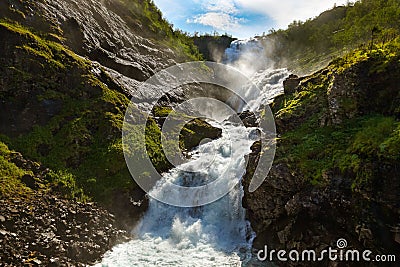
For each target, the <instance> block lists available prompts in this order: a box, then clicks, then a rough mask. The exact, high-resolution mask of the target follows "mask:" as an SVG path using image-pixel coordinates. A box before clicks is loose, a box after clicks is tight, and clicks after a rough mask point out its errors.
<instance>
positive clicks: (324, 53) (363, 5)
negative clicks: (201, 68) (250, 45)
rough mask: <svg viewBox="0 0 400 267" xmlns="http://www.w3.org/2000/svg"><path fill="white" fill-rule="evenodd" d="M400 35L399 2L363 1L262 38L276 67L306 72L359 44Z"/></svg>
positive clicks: (335, 8) (326, 12)
mask: <svg viewBox="0 0 400 267" xmlns="http://www.w3.org/2000/svg"><path fill="white" fill-rule="evenodd" d="M399 34H400V2H399V1H397V0H361V1H356V2H355V3H351V2H349V4H348V5H346V6H337V7H334V8H333V9H331V10H328V11H325V12H323V13H322V14H320V15H319V16H317V17H316V18H310V19H308V20H307V21H304V22H303V21H293V22H292V23H291V24H290V25H288V28H287V29H286V30H276V31H275V30H270V32H269V34H268V35H265V36H261V37H259V40H260V42H261V43H262V44H263V45H264V46H265V47H266V48H267V49H266V50H265V51H266V52H267V55H266V56H267V58H269V59H271V60H273V61H274V62H275V63H276V64H277V66H279V67H288V68H290V69H292V70H294V71H295V72H296V73H297V74H299V75H304V74H309V73H311V72H313V71H316V70H318V69H319V68H322V67H325V66H326V65H327V64H328V63H329V62H330V61H331V60H332V59H334V58H336V57H338V56H342V55H344V54H346V53H348V52H350V51H352V50H353V49H356V48H358V47H359V46H366V47H368V46H369V45H370V44H371V43H382V42H389V41H391V40H393V39H394V38H396V36H398V35H399Z"/></svg>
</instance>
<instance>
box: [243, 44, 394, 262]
mask: <svg viewBox="0 0 400 267" xmlns="http://www.w3.org/2000/svg"><path fill="white" fill-rule="evenodd" d="M399 47H400V39H399V38H397V39H396V40H395V41H393V42H390V43H388V44H386V45H379V46H375V47H373V48H371V49H361V50H356V51H354V52H352V53H350V54H348V55H346V56H345V57H343V58H339V59H337V60H335V61H333V62H331V63H330V64H329V66H328V67H326V68H324V69H322V70H320V71H318V72H316V73H314V74H312V75H310V76H306V77H303V78H298V79H295V77H291V79H292V80H297V82H293V81H292V82H291V85H290V83H286V88H285V91H286V93H285V95H284V96H281V97H280V98H278V99H276V100H275V103H274V106H273V110H274V113H275V114H276V124H277V131H278V134H279V139H278V146H277V154H276V158H275V162H274V165H273V167H272V169H271V172H270V173H269V175H268V177H267V178H266V180H265V182H264V183H263V185H262V186H261V187H260V188H259V189H258V190H257V191H255V192H254V193H248V192H246V194H245V198H244V200H243V204H244V206H245V207H246V208H247V209H248V216H249V219H250V221H251V222H252V227H253V229H254V230H255V231H256V232H257V239H256V241H255V244H254V245H255V246H256V247H260V248H262V247H263V246H264V245H268V246H269V247H270V248H271V247H272V248H273V249H287V250H290V249H293V248H297V249H299V250H300V251H301V250H304V249H315V250H316V251H317V252H319V251H321V250H322V249H324V248H326V247H328V246H331V247H336V243H335V242H336V240H338V239H339V238H345V239H346V240H347V242H348V244H349V247H350V246H351V247H352V248H357V249H360V250H362V249H370V250H371V251H373V253H374V255H376V254H379V253H380V254H395V255H396V256H397V257H399V255H398V251H399V246H400V245H399V239H398V231H396V229H398V228H397V227H398V225H399V223H400V221H399V218H400V217H399V216H400V213H399V210H400V209H399V208H400V207H399V203H400V195H399V187H400V180H399V176H398V171H399V169H400V164H399V162H400V158H399V155H400V146H399V144H400V132H399V129H400V128H399V127H400V123H399V119H400V87H399V85H400V54H399V51H400V49H399ZM289 89H290V90H289ZM259 153H260V145H259V144H258V143H256V144H254V146H253V153H252V154H251V155H250V156H249V160H250V165H249V166H248V168H247V175H246V176H245V178H244V185H245V187H247V186H248V184H249V180H248V178H246V177H250V175H251V173H252V171H253V169H254V166H255V164H256V163H257V162H258V159H259ZM293 264H295V263H293ZM296 264H297V263H296ZM309 264H310V263H307V264H305V266H309ZM316 266H318V264H317V265H316Z"/></svg>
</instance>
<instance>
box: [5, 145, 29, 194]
mask: <svg viewBox="0 0 400 267" xmlns="http://www.w3.org/2000/svg"><path fill="white" fill-rule="evenodd" d="M10 154H11V151H10V150H9V149H8V147H7V145H5V144H4V143H3V142H0V197H2V198H9V197H15V196H27V195H29V194H30V193H32V190H31V189H30V188H28V187H26V186H25V185H24V184H23V183H22V182H21V179H20V178H21V177H22V176H23V175H25V174H32V173H31V172H28V171H25V170H22V169H20V168H18V167H17V166H16V165H15V164H14V163H12V162H10Z"/></svg>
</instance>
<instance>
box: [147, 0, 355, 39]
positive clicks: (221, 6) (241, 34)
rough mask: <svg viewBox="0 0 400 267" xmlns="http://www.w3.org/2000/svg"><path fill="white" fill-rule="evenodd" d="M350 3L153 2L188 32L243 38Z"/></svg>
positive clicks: (304, 0)
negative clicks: (215, 32) (216, 33)
mask: <svg viewBox="0 0 400 267" xmlns="http://www.w3.org/2000/svg"><path fill="white" fill-rule="evenodd" d="M346 2H347V0H214V1H211V0H154V3H155V4H156V5H157V6H158V8H159V9H160V10H161V12H162V13H163V15H164V17H165V18H166V19H167V20H168V21H169V22H170V23H172V24H173V25H174V28H178V29H181V30H183V31H186V32H189V33H192V34H193V33H195V32H198V33H200V34H201V33H213V32H214V31H217V32H218V33H220V34H223V33H228V34H231V35H232V36H233V37H237V38H240V39H245V38H250V37H253V36H255V35H261V34H262V33H263V32H266V33H268V30H270V29H276V30H277V29H286V28H287V26H288V25H289V24H290V23H291V22H293V20H302V21H305V20H306V19H308V18H313V17H316V16H318V15H319V14H320V13H321V12H323V11H325V10H328V9H331V8H332V7H333V6H334V4H336V5H338V6H339V5H343V4H345V3H346Z"/></svg>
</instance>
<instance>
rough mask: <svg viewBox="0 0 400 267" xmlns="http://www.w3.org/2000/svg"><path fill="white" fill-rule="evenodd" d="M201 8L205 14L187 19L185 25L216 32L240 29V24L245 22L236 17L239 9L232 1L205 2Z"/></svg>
mask: <svg viewBox="0 0 400 267" xmlns="http://www.w3.org/2000/svg"><path fill="white" fill-rule="evenodd" d="M201 6H202V9H203V10H204V11H205V13H203V14H199V15H196V16H194V17H193V18H192V19H187V21H186V22H187V23H198V24H202V25H205V26H210V27H213V28H214V29H216V30H223V31H232V30H235V29H236V30H237V29H238V28H240V26H241V23H243V22H245V21H246V20H245V19H244V18H240V17H237V16H236V14H238V12H239V9H238V8H237V7H236V5H235V3H234V1H233V0H217V1H215V0H214V1H212V0H206V1H203V2H202V4H201Z"/></svg>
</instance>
